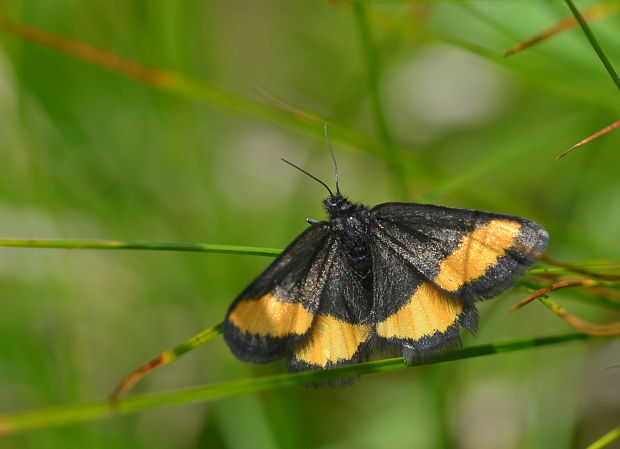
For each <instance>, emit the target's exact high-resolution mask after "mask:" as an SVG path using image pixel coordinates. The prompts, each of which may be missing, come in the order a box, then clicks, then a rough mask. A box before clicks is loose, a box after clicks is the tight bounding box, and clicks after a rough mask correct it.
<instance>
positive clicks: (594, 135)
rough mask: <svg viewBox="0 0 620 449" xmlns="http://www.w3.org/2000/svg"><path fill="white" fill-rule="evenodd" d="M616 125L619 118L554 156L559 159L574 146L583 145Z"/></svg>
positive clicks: (619, 123)
mask: <svg viewBox="0 0 620 449" xmlns="http://www.w3.org/2000/svg"><path fill="white" fill-rule="evenodd" d="M618 126H620V120H618V121H617V122H614V123H612V124H611V125H609V126H606V127H605V128H603V129H601V130H600V131H598V132H595V133H594V134H592V135H591V136H590V137H586V138H585V139H583V140H582V141H581V142H578V143H576V144H575V145H573V146H572V147H570V148H569V149H568V150H566V151H565V152H564V153H562V154H560V155H559V156H557V157H556V159H560V158H563V157H564V156H566V155H567V154H568V153H570V152H571V151H573V150H574V149H575V148H577V147H580V146H581V145H584V144H586V143H588V142H591V141H593V140H594V139H598V138H599V137H601V136H602V135H603V134H607V133H608V132H610V131H611V130H613V129H615V128H617V127H618Z"/></svg>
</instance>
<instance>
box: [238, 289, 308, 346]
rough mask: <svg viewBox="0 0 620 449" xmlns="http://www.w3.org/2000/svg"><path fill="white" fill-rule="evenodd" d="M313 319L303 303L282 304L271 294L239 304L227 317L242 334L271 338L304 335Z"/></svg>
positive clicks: (282, 302)
mask: <svg viewBox="0 0 620 449" xmlns="http://www.w3.org/2000/svg"><path fill="white" fill-rule="evenodd" d="M313 318H314V315H313V314H312V313H310V312H308V311H307V310H306V309H305V308H304V307H303V306H302V305H301V304H300V303H290V302H284V301H280V300H279V299H278V298H277V297H276V296H274V295H272V294H270V293H268V294H266V295H264V296H262V297H260V298H258V299H244V300H242V301H240V302H239V303H238V304H237V305H236V306H235V308H234V309H233V310H232V311H231V312H230V314H229V315H228V319H229V320H230V321H231V322H232V323H233V324H234V325H235V326H236V327H237V328H238V329H239V330H240V331H242V332H248V333H250V334H256V335H260V336H268V337H287V336H290V335H291V334H297V335H303V334H305V333H306V332H307V331H308V329H309V328H310V326H311V325H312V320H313Z"/></svg>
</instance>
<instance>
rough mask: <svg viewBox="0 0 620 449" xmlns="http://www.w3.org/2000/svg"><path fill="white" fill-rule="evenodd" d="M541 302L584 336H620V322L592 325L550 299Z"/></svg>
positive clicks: (546, 298) (545, 298) (542, 299)
mask: <svg viewBox="0 0 620 449" xmlns="http://www.w3.org/2000/svg"><path fill="white" fill-rule="evenodd" d="M540 300H541V302H542V303H543V304H544V305H545V306H547V308H548V309H549V310H550V311H551V312H552V313H554V314H555V315H557V316H559V317H560V318H562V319H563V320H564V321H566V322H567V323H568V324H570V325H571V326H572V327H574V328H575V329H577V330H579V331H581V332H583V333H584V334H588V335H593V336H595V337H612V336H616V335H620V321H612V322H611V323H605V324H597V323H590V322H589V321H586V320H583V319H581V318H579V317H576V316H575V315H572V314H571V313H569V312H568V311H567V310H566V309H564V308H563V307H562V306H560V305H559V304H558V303H557V302H555V301H554V300H553V299H551V298H549V297H542V298H540Z"/></svg>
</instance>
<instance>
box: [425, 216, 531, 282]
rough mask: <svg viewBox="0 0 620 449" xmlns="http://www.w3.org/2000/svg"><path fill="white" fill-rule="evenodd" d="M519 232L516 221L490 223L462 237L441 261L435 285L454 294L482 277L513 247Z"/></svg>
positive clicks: (519, 228) (518, 225) (493, 221)
mask: <svg viewBox="0 0 620 449" xmlns="http://www.w3.org/2000/svg"><path fill="white" fill-rule="evenodd" d="M520 231H521V225H520V224H519V223H517V222H514V221H507V220H491V221H489V222H488V223H486V224H485V225H484V226H482V227H481V228H480V229H476V230H475V231H472V232H470V233H469V234H467V235H465V236H464V237H463V238H462V240H461V243H460V244H459V247H458V248H457V249H456V251H454V252H453V253H452V254H450V255H449V256H448V257H446V258H445V259H444V260H443V261H442V262H441V264H440V266H439V274H438V275H437V276H436V277H435V279H434V282H435V284H437V285H438V286H439V287H441V288H443V289H444V290H447V291H450V292H454V291H456V290H458V289H459V288H460V287H462V286H463V284H465V283H466V282H468V281H473V280H474V279H478V278H479V277H481V276H483V275H484V273H485V272H486V270H487V269H488V268H490V267H491V266H493V265H495V263H496V262H497V259H499V258H500V257H502V256H503V255H504V254H505V253H506V251H507V250H508V249H510V248H511V247H512V246H513V245H514V243H515V239H516V238H517V237H518V236H519V232H520Z"/></svg>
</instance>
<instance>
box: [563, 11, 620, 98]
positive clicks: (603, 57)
mask: <svg viewBox="0 0 620 449" xmlns="http://www.w3.org/2000/svg"><path fill="white" fill-rule="evenodd" d="M564 1H565V2H566V4H567V5H568V8H569V9H570V10H571V12H572V13H573V15H574V16H575V19H577V22H579V26H580V27H581V29H582V30H583V32H584V33H585V35H586V37H587V38H588V41H590V45H592V48H594V51H595V52H596V54H597V55H598V57H599V59H600V60H601V62H602V63H603V65H604V66H605V69H606V70H607V72H608V73H609V76H610V77H611V79H612V80H613V82H614V83H615V84H616V87H617V88H618V89H619V90H620V77H618V74H617V73H616V71H615V69H614V67H613V65H611V62H610V61H609V58H608V57H607V55H606V54H605V52H604V51H603V48H602V47H601V46H600V45H599V43H598V41H597V40H596V37H595V36H594V33H593V32H592V30H591V29H590V25H588V22H587V21H586V20H585V19H584V18H583V16H582V15H581V13H580V12H579V10H578V9H577V7H576V6H575V4H574V3H573V0H564Z"/></svg>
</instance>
